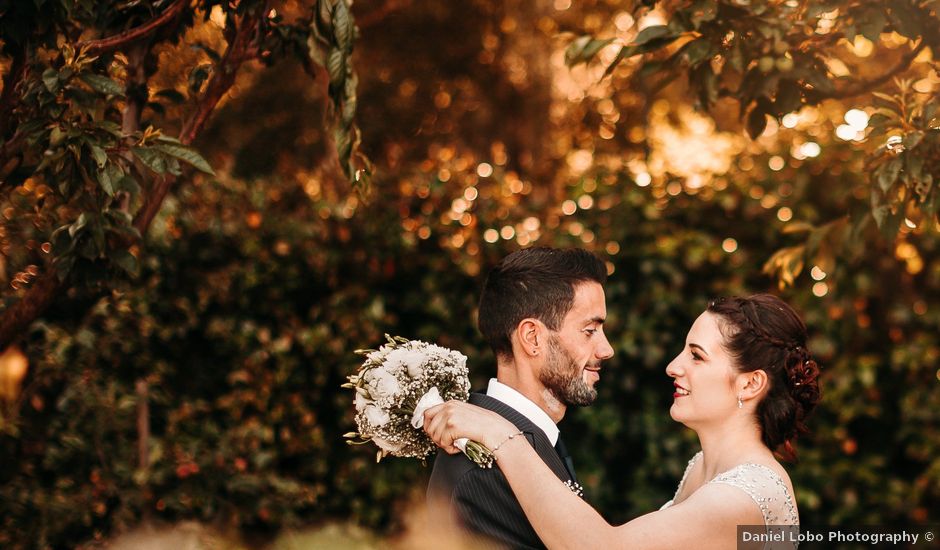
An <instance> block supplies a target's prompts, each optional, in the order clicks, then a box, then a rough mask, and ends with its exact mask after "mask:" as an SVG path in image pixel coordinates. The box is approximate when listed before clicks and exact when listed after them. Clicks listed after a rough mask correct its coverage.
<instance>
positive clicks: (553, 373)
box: [539, 336, 597, 407]
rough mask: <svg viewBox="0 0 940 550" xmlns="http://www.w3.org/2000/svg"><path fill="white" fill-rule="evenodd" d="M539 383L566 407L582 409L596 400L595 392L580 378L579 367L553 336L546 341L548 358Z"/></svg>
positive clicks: (540, 374)
mask: <svg viewBox="0 0 940 550" xmlns="http://www.w3.org/2000/svg"><path fill="white" fill-rule="evenodd" d="M539 382H541V383H542V385H543V386H545V388H546V389H547V390H548V391H550V392H551V393H552V395H554V396H555V398H556V399H558V400H559V401H561V402H562V403H564V404H565V405H567V406H575V405H577V406H581V407H583V406H587V405H590V404H591V403H593V402H594V400H595V399H597V390H595V389H594V388H593V387H591V386H590V385H588V384H587V383H586V382H585V381H584V380H583V379H582V378H581V367H580V366H578V363H577V362H576V361H575V360H574V358H572V357H571V355H569V354H568V351H567V350H565V349H564V348H563V347H562V346H561V344H560V343H559V342H558V339H557V338H556V337H555V336H552V337H550V338H549V340H548V357H547V360H546V363H545V367H544V368H542V370H541V371H540V372H539Z"/></svg>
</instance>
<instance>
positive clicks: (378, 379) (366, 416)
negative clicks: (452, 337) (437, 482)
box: [343, 334, 493, 468]
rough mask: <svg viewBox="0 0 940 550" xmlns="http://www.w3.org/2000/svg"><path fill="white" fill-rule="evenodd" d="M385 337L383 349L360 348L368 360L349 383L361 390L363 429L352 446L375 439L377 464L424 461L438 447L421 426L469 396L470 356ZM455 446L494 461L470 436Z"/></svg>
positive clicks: (485, 462) (359, 422)
mask: <svg viewBox="0 0 940 550" xmlns="http://www.w3.org/2000/svg"><path fill="white" fill-rule="evenodd" d="M385 337H386V338H387V339H388V342H387V343H386V344H385V345H383V346H382V347H380V348H379V349H378V350H356V353H357V354H359V355H363V356H365V358H366V359H365V361H364V362H363V363H362V366H360V367H359V369H358V370H357V371H356V374H353V375H351V376H349V377H348V380H349V382H348V383H346V384H343V387H344V388H350V389H352V390H355V392H356V398H355V402H354V403H355V406H356V426H357V427H358V429H359V431H357V432H350V433H348V434H346V436H345V437H346V438H347V439H349V441H347V443H349V444H351V445H356V444H364V443H368V442H369V441H371V442H372V443H375V444H376V445H377V446H378V447H379V451H378V454H377V456H376V462H378V461H380V460H382V458H384V457H385V456H387V455H392V456H402V457H415V458H420V459H422V460H424V459H425V458H426V457H427V456H428V455H430V454H431V453H432V452H434V450H435V449H436V446H435V445H434V442H433V441H431V438H429V437H428V436H427V434H426V433H424V430H422V429H421V428H422V426H423V425H424V411H426V410H427V409H429V408H431V407H433V406H435V405H439V404H441V403H443V402H444V401H447V400H450V399H457V400H459V401H466V400H467V399H468V398H469V391H470V380H469V379H468V377H467V357H466V356H465V355H463V354H461V353H459V352H456V351H454V350H451V349H447V348H444V347H441V346H436V345H434V344H428V343H427V342H421V341H419V340H408V339H407V338H402V337H400V336H394V337H393V336H389V335H388V334H386V335H385ZM454 444H455V445H456V446H457V447H458V448H460V450H462V451H463V453H464V454H465V455H467V457H468V458H469V459H470V460H472V461H474V462H476V463H477V464H478V465H479V466H481V467H483V468H489V467H491V466H492V465H493V454H492V453H491V452H490V450H489V449H487V448H486V447H484V446H483V445H481V444H479V443H477V442H475V441H468V440H466V439H458V440H457V441H455V442H454Z"/></svg>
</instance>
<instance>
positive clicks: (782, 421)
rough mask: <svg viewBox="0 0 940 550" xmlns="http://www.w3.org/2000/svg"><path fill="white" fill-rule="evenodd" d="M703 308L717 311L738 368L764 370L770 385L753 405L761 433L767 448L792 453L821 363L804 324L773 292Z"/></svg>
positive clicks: (814, 398)
mask: <svg viewBox="0 0 940 550" xmlns="http://www.w3.org/2000/svg"><path fill="white" fill-rule="evenodd" d="M707 311H709V312H711V313H713V314H715V315H717V316H719V318H720V321H719V324H718V325H719V328H720V330H721V333H722V336H723V337H724V344H723V347H724V348H725V350H726V351H727V352H728V353H729V354H730V355H731V357H732V358H733V359H734V361H735V365H734V366H735V368H736V369H737V370H738V371H739V372H753V371H756V370H763V371H764V372H766V373H767V377H768V379H769V383H770V384H769V385H770V388H769V389H768V391H767V393H766V395H765V396H764V398H763V399H762V400H761V402H760V403H758V405H757V419H758V422H759V423H760V428H761V437H762V439H763V441H764V444H765V445H767V447H768V448H769V449H771V450H772V451H775V452H777V453H779V454H780V455H782V456H784V457H786V458H789V459H793V458H795V457H796V452H795V450H794V447H793V442H794V440H795V439H796V437H797V435H799V434H801V433H806V432H807V431H808V430H807V428H806V424H805V422H806V419H807V418H808V417H809V415H810V413H812V412H813V409H815V408H816V404H817V403H819V382H818V380H817V379H818V377H819V366H818V365H817V364H816V361H815V360H813V358H812V356H811V355H810V353H809V350H807V349H806V325H805V324H804V323H803V321H802V320H801V319H800V317H799V315H797V314H796V312H795V311H793V308H791V307H790V306H789V305H787V304H786V303H785V302H784V301H783V300H781V299H780V298H777V297H776V296H773V295H771V294H755V295H754V296H750V297H747V298H739V297H732V298H719V299H717V300H713V301H712V302H711V303H709V304H708V309H707Z"/></svg>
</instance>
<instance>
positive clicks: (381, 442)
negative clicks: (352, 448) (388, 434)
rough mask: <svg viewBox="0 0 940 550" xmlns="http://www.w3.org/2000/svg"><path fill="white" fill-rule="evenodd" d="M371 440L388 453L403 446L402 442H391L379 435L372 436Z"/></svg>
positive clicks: (394, 451)
mask: <svg viewBox="0 0 940 550" xmlns="http://www.w3.org/2000/svg"><path fill="white" fill-rule="evenodd" d="M372 442H373V443H375V444H376V445H378V446H379V448H380V449H382V450H384V451H387V452H389V453H396V452H398V451H400V450H401V449H402V447H403V446H404V445H403V444H402V443H392V442H391V441H388V440H387V439H382V438H381V437H373V438H372Z"/></svg>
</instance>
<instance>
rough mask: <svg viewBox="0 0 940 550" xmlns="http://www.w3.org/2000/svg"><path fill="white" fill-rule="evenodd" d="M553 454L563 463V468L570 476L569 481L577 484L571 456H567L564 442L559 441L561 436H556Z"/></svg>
mask: <svg viewBox="0 0 940 550" xmlns="http://www.w3.org/2000/svg"><path fill="white" fill-rule="evenodd" d="M555 452H556V453H558V456H559V457H561V461H562V462H564V463H565V468H566V469H567V470H568V473H569V474H570V475H571V480H572V481H574V482H575V483H577V482H578V476H576V475H575V473H574V461H572V460H571V455H570V454H568V448H567V447H565V442H564V441H562V440H561V436H558V442H557V443H555Z"/></svg>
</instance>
